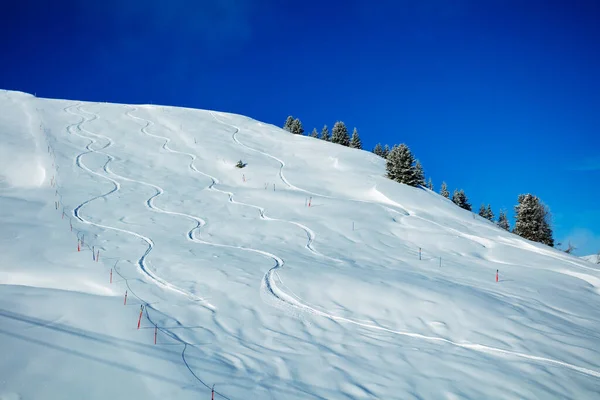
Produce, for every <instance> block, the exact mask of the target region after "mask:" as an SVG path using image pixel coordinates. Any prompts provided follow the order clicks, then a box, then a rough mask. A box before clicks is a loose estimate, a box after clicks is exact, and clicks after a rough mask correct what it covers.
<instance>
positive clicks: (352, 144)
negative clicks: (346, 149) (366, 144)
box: [350, 128, 362, 149]
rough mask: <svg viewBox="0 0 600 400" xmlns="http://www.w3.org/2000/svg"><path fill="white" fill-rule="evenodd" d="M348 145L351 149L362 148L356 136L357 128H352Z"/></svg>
mask: <svg viewBox="0 0 600 400" xmlns="http://www.w3.org/2000/svg"><path fill="white" fill-rule="evenodd" d="M350 147H352V148H353V149H362V142H361V141H360V136H358V130H357V129H356V128H354V130H353V131H352V138H351V139H350Z"/></svg>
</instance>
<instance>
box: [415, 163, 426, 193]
mask: <svg viewBox="0 0 600 400" xmlns="http://www.w3.org/2000/svg"><path fill="white" fill-rule="evenodd" d="M412 185H413V186H415V187H419V186H425V174H424V173H423V166H422V165H421V162H420V161H419V160H417V161H416V163H415V169H414V181H413V184H412Z"/></svg>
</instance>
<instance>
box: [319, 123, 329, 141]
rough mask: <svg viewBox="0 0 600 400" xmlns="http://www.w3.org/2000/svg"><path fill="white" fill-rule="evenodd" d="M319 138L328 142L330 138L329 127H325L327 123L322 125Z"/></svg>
mask: <svg viewBox="0 0 600 400" xmlns="http://www.w3.org/2000/svg"><path fill="white" fill-rule="evenodd" d="M321 139H322V140H324V141H326V142H329V141H330V140H331V138H330V137H329V129H327V125H324V126H323V129H321Z"/></svg>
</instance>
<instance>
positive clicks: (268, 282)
mask: <svg viewBox="0 0 600 400" xmlns="http://www.w3.org/2000/svg"><path fill="white" fill-rule="evenodd" d="M210 113H211V115H212V116H213V118H215V120H217V121H218V122H220V123H222V124H224V125H228V126H230V127H232V128H234V130H235V132H234V133H233V138H234V140H235V141H236V143H238V144H240V145H241V146H243V147H245V148H247V149H249V150H252V151H255V152H257V153H260V154H263V155H265V156H267V157H270V158H272V159H274V160H276V161H278V162H279V163H280V169H279V176H280V178H281V180H282V181H283V182H284V183H285V184H286V185H287V186H288V187H290V188H291V189H295V190H298V191H301V192H304V193H309V194H313V195H315V196H320V197H324V198H331V199H334V197H331V196H325V195H320V194H317V193H313V192H310V191H308V190H304V189H301V188H298V187H297V186H294V185H292V184H290V183H289V182H288V181H287V179H286V178H285V176H284V175H283V168H284V166H285V163H284V162H283V161H282V160H280V159H279V158H277V157H274V156H272V155H270V154H268V153H265V152H263V151H260V150H257V149H253V148H252V147H249V146H247V145H245V144H243V143H241V142H240V141H239V140H238V139H237V138H236V135H237V133H239V131H240V129H239V128H238V127H237V126H235V125H232V124H229V123H226V122H223V121H222V120H220V119H218V118H217V117H216V116H215V113H214V112H213V111H211V112H210ZM345 200H347V199H345ZM352 201H358V202H365V203H371V202H368V201H363V200H352ZM372 204H376V203H372ZM384 208H386V209H387V207H384ZM403 211H405V210H403ZM419 218H420V219H424V218H422V217H419ZM438 225H439V224H438ZM440 226H441V225H440ZM278 268H280V266H279V265H276V266H275V267H273V268H271V269H270V270H269V271H267V273H266V274H265V276H264V278H263V282H262V285H261V286H262V287H263V288H264V290H265V291H267V292H268V293H269V294H270V295H272V296H274V297H275V298H276V299H277V300H279V301H282V302H285V303H287V304H289V306H291V307H294V308H297V309H298V310H301V311H305V312H307V313H309V314H313V315H318V316H321V317H325V318H329V319H331V320H334V321H341V322H346V323H349V324H353V325H357V326H360V327H363V328H367V329H373V330H378V331H383V332H387V333H391V334H394V335H400V336H405V337H411V338H415V339H421V340H425V341H429V342H437V343H442V344H448V345H452V346H455V347H460V348H464V349H469V350H473V351H478V352H481V353H487V354H493V355H507V356H512V357H517V358H522V359H527V360H530V361H537V362H542V363H546V364H550V365H555V366H559V367H565V368H568V369H571V370H574V371H577V372H580V373H583V374H586V375H589V376H592V377H595V378H600V372H598V371H595V370H592V369H588V368H584V367H579V366H577V365H573V364H569V363H566V362H563V361H559V360H554V359H551V358H546V357H540V356H535V355H531V354H525V353H520V352H516V351H511V350H505V349H501V348H498V347H492V346H486V345H482V344H477V343H459V342H454V341H452V340H449V339H446V338H443V337H438V336H428V335H422V334H420V333H415V332H406V331H401V330H395V329H390V328H386V327H382V326H378V325H373V324H369V323H364V322H359V321H356V320H353V319H350V318H345V317H339V316H336V315H334V314H331V313H328V312H324V311H320V310H318V309H316V308H314V307H312V306H310V305H308V304H306V303H304V302H303V301H302V300H301V299H300V298H299V297H298V296H296V295H294V296H295V297H296V298H297V299H298V300H297V299H296V298H294V297H292V296H290V295H289V294H287V293H285V292H284V291H283V290H281V289H280V288H279V287H278V286H277V284H276V281H275V277H277V278H278V279H279V281H280V283H281V284H282V285H284V284H283V282H282V281H281V278H280V277H279V274H278V273H277V269H278ZM284 286H285V285H284Z"/></svg>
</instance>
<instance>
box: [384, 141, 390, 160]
mask: <svg viewBox="0 0 600 400" xmlns="http://www.w3.org/2000/svg"><path fill="white" fill-rule="evenodd" d="M389 154H390V146H388V145H387V144H386V145H385V146H383V158H387V156H388V155H389Z"/></svg>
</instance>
